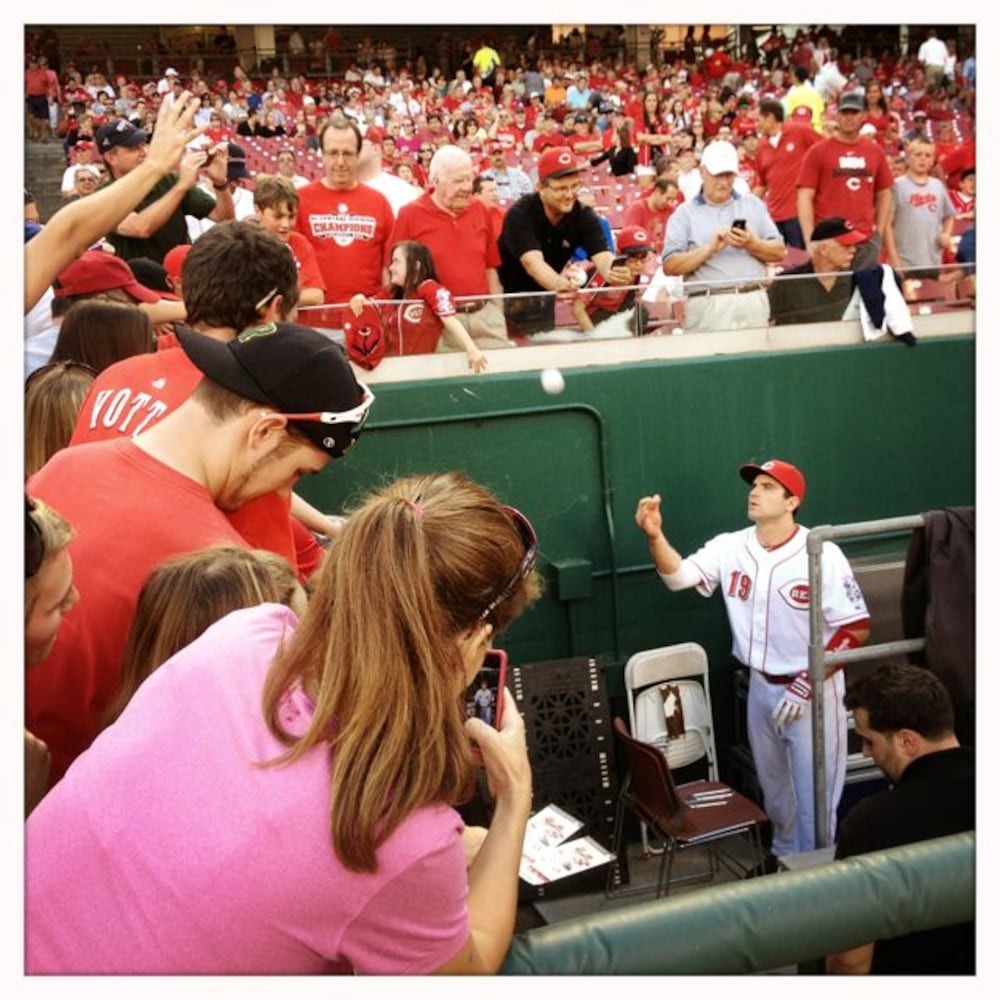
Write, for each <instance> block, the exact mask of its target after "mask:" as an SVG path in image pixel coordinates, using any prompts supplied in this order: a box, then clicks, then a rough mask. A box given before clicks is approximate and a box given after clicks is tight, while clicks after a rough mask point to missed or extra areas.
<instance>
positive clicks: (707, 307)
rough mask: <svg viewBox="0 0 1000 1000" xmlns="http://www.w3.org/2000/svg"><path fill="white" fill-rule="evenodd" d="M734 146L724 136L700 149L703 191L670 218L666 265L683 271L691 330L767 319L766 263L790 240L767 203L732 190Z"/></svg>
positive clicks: (781, 254)
mask: <svg viewBox="0 0 1000 1000" xmlns="http://www.w3.org/2000/svg"><path fill="white" fill-rule="evenodd" d="M738 170H739V157H738V156H737V154H736V149H735V147H734V146H733V145H732V144H731V143H729V142H726V141H723V140H717V141H716V142H712V143H710V144H709V145H708V146H706V147H705V151H704V153H702V157H701V166H700V171H701V181H702V184H701V191H700V193H699V194H697V195H695V196H694V197H693V198H692V199H691V200H690V201H685V202H684V203H683V204H681V205H680V206H679V207H678V208H677V210H676V211H675V212H674V213H673V215H671V216H670V220H669V221H668V222H667V233H666V240H665V243H664V247H663V272H664V274H667V275H678V276H682V277H683V278H684V290H685V296H686V302H685V312H684V327H685V330H687V331H689V332H691V331H706V330H741V329H746V328H750V327H763V326H767V325H768V319H769V315H770V309H769V306H768V299H767V292H766V291H765V284H764V282H765V279H766V278H767V265H768V264H771V263H777V262H778V261H780V260H782V259H783V258H784V256H785V241H784V240H783V239H782V237H781V233H780V232H779V231H778V227H777V226H776V225H775V223H774V220H773V219H772V218H771V216H770V214H769V213H768V211H767V207H766V206H765V204H764V202H762V201H761V200H760V199H759V198H758V197H756V196H755V195H752V194H739V193H738V192H736V191H734V190H733V187H734V185H735V183H736V177H737V173H738Z"/></svg>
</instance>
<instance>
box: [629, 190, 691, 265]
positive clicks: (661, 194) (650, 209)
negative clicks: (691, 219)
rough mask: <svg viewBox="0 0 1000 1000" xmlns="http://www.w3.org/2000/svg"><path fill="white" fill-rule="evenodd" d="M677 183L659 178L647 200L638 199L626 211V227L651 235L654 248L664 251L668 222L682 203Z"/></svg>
mask: <svg viewBox="0 0 1000 1000" xmlns="http://www.w3.org/2000/svg"><path fill="white" fill-rule="evenodd" d="M679 196H680V189H679V188H678V187H677V182H676V181H672V180H670V179H669V178H667V177H658V178H657V179H656V180H655V181H653V184H652V186H651V187H650V189H649V195H648V196H647V197H645V198H636V199H635V200H634V201H633V202H632V203H631V204H630V205H629V206H628V208H626V209H625V217H624V220H623V221H624V225H625V226H632V227H634V228H637V229H641V230H643V231H644V232H646V233H648V234H649V237H650V242H651V244H652V246H653V247H655V248H657V249H662V247H663V236H664V234H665V233H666V231H667V220H668V219H669V218H670V216H671V215H672V214H673V212H674V209H675V208H677V206H678V204H679V203H680V199H679Z"/></svg>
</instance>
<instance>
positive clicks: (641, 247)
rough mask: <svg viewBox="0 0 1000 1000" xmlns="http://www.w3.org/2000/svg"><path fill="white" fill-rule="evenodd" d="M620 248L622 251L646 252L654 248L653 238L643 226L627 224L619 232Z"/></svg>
mask: <svg viewBox="0 0 1000 1000" xmlns="http://www.w3.org/2000/svg"><path fill="white" fill-rule="evenodd" d="M618 249H619V250H621V252H622V253H637V252H642V253H645V252H646V251H648V250H652V249H653V238H652V237H651V236H650V235H649V230H648V229H643V228H642V226H626V227H625V228H624V229H623V230H622V231H621V232H620V233H619V234H618Z"/></svg>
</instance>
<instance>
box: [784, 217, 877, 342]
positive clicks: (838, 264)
mask: <svg viewBox="0 0 1000 1000" xmlns="http://www.w3.org/2000/svg"><path fill="white" fill-rule="evenodd" d="M864 241H865V235H864V233H861V232H859V231H858V230H857V229H855V228H854V225H853V224H852V223H851V222H849V221H848V220H847V219H845V218H843V217H842V216H839V215H838V216H831V217H830V218H828V219H822V220H821V221H819V222H817V223H816V225H815V226H814V227H813V230H812V233H811V234H809V260H807V261H806V262H805V263H804V264H800V265H799V266H798V267H792V268H789V269H788V270H787V271H785V272H784V273H783V274H782V275H781V276H780V277H779V278H778V279H777V280H776V281H774V282H772V284H771V287H770V288H769V289H768V296H769V298H770V300H771V318H772V319H773V320H774V323H775V325H777V326H784V325H787V324H790V323H824V322H834V321H836V320H840V319H843V316H844V311H845V310H846V309H847V304H848V302H849V301H850V299H851V296H852V295H853V294H854V279H853V275H852V273H851V263H852V262H853V260H854V254H855V250H856V247H857V245H858V244H859V243H863V242H864ZM804 274H812V275H814V276H815V280H812V281H810V280H807V279H805V278H796V277H795V275H804Z"/></svg>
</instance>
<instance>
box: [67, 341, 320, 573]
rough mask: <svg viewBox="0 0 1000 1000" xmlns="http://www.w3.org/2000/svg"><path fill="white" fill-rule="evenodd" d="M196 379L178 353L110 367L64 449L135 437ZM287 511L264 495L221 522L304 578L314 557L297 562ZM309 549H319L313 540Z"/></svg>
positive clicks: (281, 501) (282, 500)
mask: <svg viewBox="0 0 1000 1000" xmlns="http://www.w3.org/2000/svg"><path fill="white" fill-rule="evenodd" d="M201 379H202V374H201V372H200V371H199V370H198V368H196V367H195V365H194V364H193V363H192V362H191V360H190V359H189V358H188V356H187V355H186V354H185V353H184V351H183V349H182V348H180V347H173V348H168V349H167V350H159V351H156V352H155V353H154V354H137V355H134V356H133V357H131V358H125V359H124V360H123V361H119V362H117V363H115V364H113V365H110V366H109V367H107V368H105V369H104V371H102V372H101V373H100V375H98V376H97V378H96V379H95V380H94V384H93V385H92V386H91V387H90V391H89V392H88V393H87V397H86V399H84V401H83V405H82V406H81V407H80V413H79V415H78V416H77V420H76V427H75V428H74V429H73V436H72V437H71V438H70V442H69V443H70V445H78V444H89V443H92V442H95V441H110V440H117V439H120V438H123V437H128V438H132V437H135V436H136V435H137V434H140V433H142V431H144V430H147V429H148V428H150V427H152V426H153V425H154V424H156V423H158V422H159V421H160V420H162V419H163V417H165V416H166V415H167V414H168V413H172V412H173V411H174V410H176V409H177V407H178V406H180V405H181V403H183V402H184V401H185V400H186V399H187V398H188V397H189V396H190V395H191V393H192V392H193V391H194V388H195V386H196V385H197V384H198V383H199V382H200V381H201ZM289 505H290V500H289V499H288V498H286V497H282V496H279V495H278V494H277V493H269V494H267V495H266V496H262V497H256V498H255V499H253V500H251V501H249V502H248V503H246V504H244V505H243V506H242V507H241V508H240V509H239V510H235V511H230V512H229V513H227V514H224V515H223V516H224V517H226V518H227V519H228V520H229V522H230V524H231V525H232V526H233V528H234V529H235V530H236V531H238V532H239V533H240V535H241V536H242V537H243V538H244V539H245V540H246V541H247V542H248V543H249V544H250V545H251V546H253V547H254V548H260V549H268V550H269V551H271V552H277V553H278V555H280V556H283V557H284V558H285V559H287V560H288V561H289V563H291V565H292V566H297V567H298V569H299V575H300V576H303V577H304V576H306V575H308V565H309V564H312V563H313V562H314V561H315V558H314V557H315V553H314V552H309V553H306V555H307V560H306V562H305V563H303V562H302V561H300V559H299V556H298V555H297V551H298V547H297V545H296V541H295V539H294V538H293V535H292V527H291V524H290V517H289ZM56 509H57V510H58V509H59V508H56ZM60 513H61V511H60ZM313 544H314V545H315V546H316V548H319V544H318V543H317V542H316V541H315V539H314V540H313Z"/></svg>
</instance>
